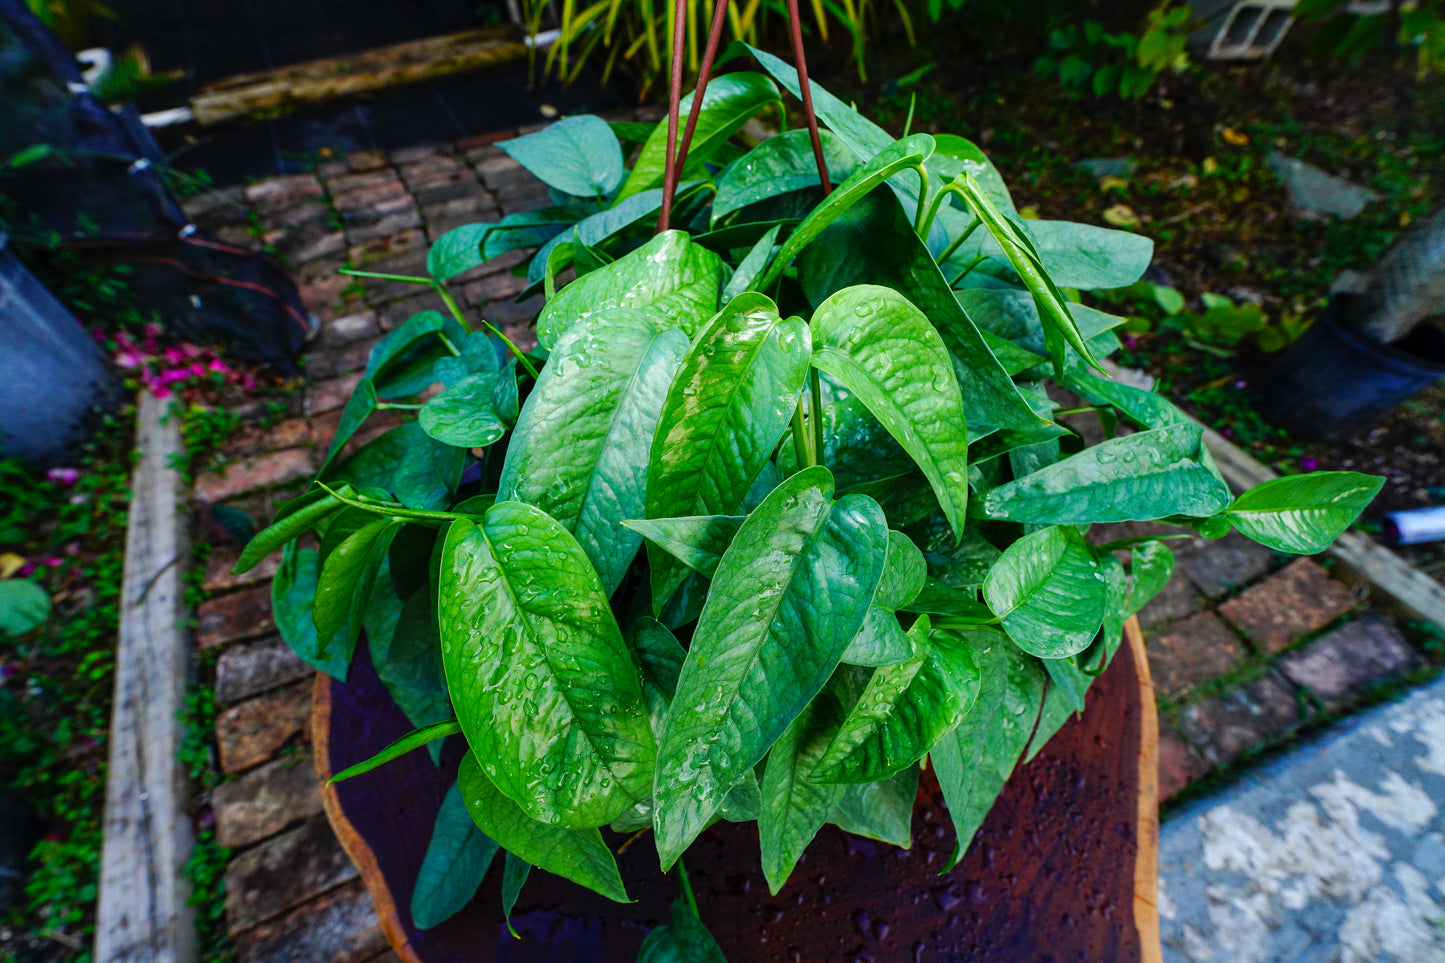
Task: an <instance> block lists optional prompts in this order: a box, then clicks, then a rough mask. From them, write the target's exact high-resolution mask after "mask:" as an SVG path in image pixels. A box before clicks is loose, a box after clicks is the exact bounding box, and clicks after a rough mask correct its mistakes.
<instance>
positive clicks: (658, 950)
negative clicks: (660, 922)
mask: <svg viewBox="0 0 1445 963" xmlns="http://www.w3.org/2000/svg"><path fill="white" fill-rule="evenodd" d="M637 963H727V961H726V959H724V958H723V953H722V949H721V948H720V947H719V946H718V945H717V940H715V939H713V938H712V934H711V933H709V932H708V931H707V927H705V926H703V925H702V920H700V919H698V918H697V916H696V915H694V914H693V912H692V910H690V909H688V906H687V904H686V903H684V902H683V901H682V900H680V899H678V900H673V901H672V925H670V926H659V927H657V928H655V929H653V930H652V931H650V932H649V933H648V934H647V938H646V939H644V940H643V941H642V948H641V949H640V950H638V953H637Z"/></svg>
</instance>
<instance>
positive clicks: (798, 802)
mask: <svg viewBox="0 0 1445 963" xmlns="http://www.w3.org/2000/svg"><path fill="white" fill-rule="evenodd" d="M843 718H844V707H843V706H842V704H841V703H840V702H839V701H838V697H837V696H836V695H835V694H833V693H832V692H831V691H830V690H829V689H824V690H823V691H822V692H820V693H818V695H817V696H815V697H814V699H813V701H812V702H809V703H808V704H807V706H805V707H804V708H803V711H802V712H801V713H800V714H799V715H798V717H797V718H796V719H794V720H793V722H792V724H791V725H789V726H788V728H787V729H785V730H783V734H782V735H781V736H779V737H778V741H777V742H775V743H773V747H772V749H770V750H769V751H768V761H767V763H766V766H765V768H764V770H763V784H762V792H763V805H762V810H761V812H759V814H758V836H759V838H760V841H761V845H762V854H763V876H764V877H766V879H767V881H768V889H770V890H771V891H772V892H773V894H774V895H776V894H777V892H778V890H780V889H782V888H783V884H784V883H786V882H787V880H788V876H789V875H790V874H791V873H792V871H793V866H794V865H796V864H797V862H798V857H799V856H801V855H803V850H804V849H806V848H807V847H808V844H809V843H810V842H812V841H813V837H814V836H816V835H817V833H818V830H819V829H822V828H823V824H824V823H826V822H827V821H828V817H829V816H831V815H832V813H833V809H834V808H835V807H836V806H837V804H838V803H839V802H840V801H841V800H842V798H843V787H842V786H841V785H837V784H833V783H826V782H821V781H818V780H815V779H814V778H813V777H812V776H811V773H812V771H813V768H814V767H815V766H816V765H817V763H818V760H819V759H821V758H822V756H823V751H824V750H825V749H827V748H828V743H829V742H831V741H832V739H833V735H834V733H836V732H837V731H838V726H839V725H840V724H841V723H842V721H843Z"/></svg>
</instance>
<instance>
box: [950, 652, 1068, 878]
mask: <svg viewBox="0 0 1445 963" xmlns="http://www.w3.org/2000/svg"><path fill="white" fill-rule="evenodd" d="M959 637H960V639H961V640H962V641H964V642H966V643H969V644H971V645H972V646H973V651H974V656H975V657H976V659H977V661H978V664H979V668H980V682H979V693H978V699H977V700H976V701H975V702H974V704H973V709H972V710H971V711H970V712H969V713H968V714H967V715H965V716H964V717H963V721H962V722H960V723H959V724H958V726H957V728H955V729H954V730H953V731H952V732H950V733H948V734H947V735H945V736H944V737H943V738H942V739H940V740H939V741H938V744H937V745H935V746H934V747H933V751H932V752H931V753H929V761H930V762H931V763H932V765H933V771H934V774H935V775H937V776H938V784H939V786H940V787H941V788H942V789H943V799H944V802H946V803H947V804H948V814H949V816H950V817H951V818H952V820H953V827H954V829H955V831H956V832H957V842H956V843H955V844H954V849H953V856H952V857H951V858H950V859H949V861H948V865H946V866H944V867H943V869H944V871H947V870H949V869H952V868H953V867H954V866H955V865H957V864H958V861H959V859H961V858H962V857H963V854H964V853H965V852H966V851H967V850H968V845H969V843H971V842H972V841H973V835H974V833H976V832H978V827H979V826H982V825H983V820H984V817H986V816H987V815H988V811H989V810H990V809H992V808H993V803H994V800H995V799H997V798H998V794H999V793H1000V792H1002V791H1003V787H1004V783H1005V782H1007V781H1008V778H1009V776H1010V775H1012V774H1013V770H1014V765H1015V764H1016V763H1017V762H1018V760H1019V756H1020V755H1021V754H1022V753H1023V751H1024V747H1025V746H1026V745H1027V744H1028V741H1029V734H1030V733H1032V732H1033V728H1034V721H1035V720H1036V719H1037V718H1038V714H1039V705H1040V703H1041V702H1042V700H1043V689H1044V672H1043V669H1042V668H1040V666H1039V663H1038V660H1037V659H1034V658H1032V657H1030V656H1028V655H1025V654H1024V653H1022V652H1020V651H1019V650H1018V649H1017V648H1015V647H1014V646H1012V645H1010V644H1009V642H1008V639H1006V638H1005V637H1004V636H1003V634H1002V633H1000V632H995V631H992V630H989V629H976V630H970V631H968V632H965V633H961V634H960V636H959Z"/></svg>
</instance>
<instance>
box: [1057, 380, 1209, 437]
mask: <svg viewBox="0 0 1445 963" xmlns="http://www.w3.org/2000/svg"><path fill="white" fill-rule="evenodd" d="M1063 385H1064V387H1065V388H1068V389H1069V390H1070V391H1074V392H1077V393H1078V394H1080V395H1082V396H1083V397H1084V398H1085V399H1087V400H1088V402H1089V403H1090V404H1094V405H1111V406H1112V407H1114V408H1116V409H1118V411H1119V413H1120V414H1122V415H1123V416H1124V417H1125V418H1128V419H1129V420H1130V421H1132V422H1134V424H1136V425H1138V426H1139V427H1141V428H1164V427H1167V426H1169V425H1175V424H1179V423H1181V422H1186V421H1188V420H1189V416H1188V415H1186V414H1185V413H1184V412H1182V411H1180V410H1179V409H1178V408H1176V407H1174V405H1173V404H1172V403H1171V402H1170V401H1169V400H1168V399H1167V398H1165V397H1164V396H1162V395H1160V394H1159V393H1158V392H1157V391H1149V390H1147V389H1145V388H1136V387H1135V386H1133V385H1126V384H1123V383H1122V382H1118V381H1110V380H1108V379H1106V378H1100V377H1098V376H1096V375H1094V374H1093V373H1091V372H1088V371H1083V370H1080V369H1078V368H1071V369H1069V370H1068V371H1065V372H1064V380H1063Z"/></svg>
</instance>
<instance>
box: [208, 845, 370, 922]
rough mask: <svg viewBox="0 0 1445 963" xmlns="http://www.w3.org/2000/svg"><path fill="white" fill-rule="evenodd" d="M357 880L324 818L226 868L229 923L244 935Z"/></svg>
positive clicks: (247, 855)
mask: <svg viewBox="0 0 1445 963" xmlns="http://www.w3.org/2000/svg"><path fill="white" fill-rule="evenodd" d="M355 878H356V867H354V866H352V865H351V860H349V859H347V857H346V853H345V851H344V850H342V848H341V844H340V843H338V842H337V841H336V836H335V835H333V834H332V832H331V827H330V826H328V825H327V824H326V820H325V819H320V818H316V819H312V820H310V821H309V822H306V823H303V824H302V825H300V826H297V827H296V828H295V829H292V830H288V831H287V832H284V833H282V834H281V835H280V836H275V837H273V838H271V839H268V840H267V841H266V842H264V843H262V844H261V845H259V846H257V847H256V848H255V849H250V850H247V851H246V852H244V853H242V854H241V855H240V856H237V857H236V858H235V859H233V860H231V865H229V866H227V867H226V922H227V925H228V926H229V928H230V931H231V932H232V933H233V934H234V933H239V932H240V931H242V930H244V929H247V928H248V927H251V926H254V925H256V924H257V923H260V922H263V921H265V920H268V919H270V918H271V917H273V916H278V915H280V914H281V913H283V912H285V911H286V910H289V909H292V908H293V907H296V906H299V905H300V904H302V903H305V902H306V901H307V900H310V899H313V898H314V897H317V896H320V895H321V894H322V893H324V892H326V891H327V890H330V889H335V888H336V887H338V886H340V885H341V884H343V883H346V882H349V881H350V880H353V879H355Z"/></svg>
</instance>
